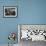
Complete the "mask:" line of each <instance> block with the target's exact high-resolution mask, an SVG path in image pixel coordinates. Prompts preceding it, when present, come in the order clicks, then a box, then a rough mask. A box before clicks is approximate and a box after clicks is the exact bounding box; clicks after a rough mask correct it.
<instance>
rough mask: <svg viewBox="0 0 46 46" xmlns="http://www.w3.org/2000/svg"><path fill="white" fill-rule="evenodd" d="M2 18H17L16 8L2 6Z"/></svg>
mask: <svg viewBox="0 0 46 46" xmlns="http://www.w3.org/2000/svg"><path fill="white" fill-rule="evenodd" d="M3 14H4V17H10V18H12V17H17V7H16V6H4V7H3Z"/></svg>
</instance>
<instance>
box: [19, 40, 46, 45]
mask: <svg viewBox="0 0 46 46" xmlns="http://www.w3.org/2000/svg"><path fill="white" fill-rule="evenodd" d="M19 46H46V42H44V41H34V42H32V41H31V40H28V41H26V40H21V41H20V44H19Z"/></svg>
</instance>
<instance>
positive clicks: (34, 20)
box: [0, 0, 46, 44]
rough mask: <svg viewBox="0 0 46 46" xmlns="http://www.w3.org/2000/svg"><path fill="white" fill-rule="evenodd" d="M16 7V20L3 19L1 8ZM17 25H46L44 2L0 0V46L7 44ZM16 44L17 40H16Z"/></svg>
mask: <svg viewBox="0 0 46 46" xmlns="http://www.w3.org/2000/svg"><path fill="white" fill-rule="evenodd" d="M12 5H13V6H18V16H17V17H16V18H3V6H12ZM17 24H46V0H0V44H7V43H8V39H7V36H8V34H9V32H11V31H12V32H13V31H14V32H16V33H17V32H18V30H17ZM16 43H17V40H16Z"/></svg>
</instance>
